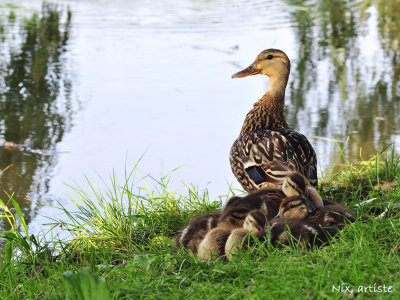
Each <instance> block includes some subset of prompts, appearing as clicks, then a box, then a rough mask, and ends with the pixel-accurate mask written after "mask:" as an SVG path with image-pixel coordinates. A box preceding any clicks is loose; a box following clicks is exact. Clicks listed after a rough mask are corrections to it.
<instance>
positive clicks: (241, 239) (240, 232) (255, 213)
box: [225, 209, 267, 260]
mask: <svg viewBox="0 0 400 300" xmlns="http://www.w3.org/2000/svg"><path fill="white" fill-rule="evenodd" d="M266 226H267V218H266V215H265V212H264V211H263V210H260V209H255V210H252V211H250V212H249V214H248V215H247V216H246V219H245V220H244V223H243V228H237V229H234V230H232V232H231V234H230V235H229V237H228V239H227V241H226V243H225V254H226V257H227V258H228V260H231V259H232V255H233V254H235V253H237V252H239V250H240V249H247V246H248V245H249V244H250V243H251V242H252V241H253V239H252V237H251V235H249V233H252V234H254V236H256V237H258V236H259V235H260V234H261V233H262V232H264V231H265V229H266ZM246 237H247V238H246Z"/></svg>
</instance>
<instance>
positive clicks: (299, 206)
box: [275, 196, 355, 228]
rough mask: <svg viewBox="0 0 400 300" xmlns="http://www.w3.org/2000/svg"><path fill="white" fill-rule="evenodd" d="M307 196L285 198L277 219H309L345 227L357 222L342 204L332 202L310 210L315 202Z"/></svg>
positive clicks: (314, 221)
mask: <svg viewBox="0 0 400 300" xmlns="http://www.w3.org/2000/svg"><path fill="white" fill-rule="evenodd" d="M307 202H308V200H307V199H306V198H305V197H300V196H294V197H287V198H285V199H284V200H283V201H282V203H281V205H280V207H279V213H278V214H277V215H276V217H275V219H279V218H281V217H282V218H284V219H298V220H307V221H309V222H313V223H316V224H320V225H321V226H333V227H336V228H343V227H344V225H345V224H346V223H353V222H355V218H354V216H353V215H352V214H351V213H350V212H349V211H348V210H347V209H346V208H345V207H344V206H342V205H340V204H336V203H332V204H328V205H325V206H322V207H318V209H316V210H315V212H310V209H309V206H310V204H313V203H312V202H311V201H309V203H307Z"/></svg>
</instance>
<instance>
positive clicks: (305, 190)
mask: <svg viewBox="0 0 400 300" xmlns="http://www.w3.org/2000/svg"><path fill="white" fill-rule="evenodd" d="M282 191H283V193H284V194H285V195H286V196H287V197H292V196H302V197H304V198H305V201H306V204H307V206H308V209H309V212H314V211H315V209H316V208H320V207H322V206H324V203H323V201H322V198H321V196H320V195H319V193H318V191H317V190H316V189H315V188H313V187H312V186H311V184H310V182H309V181H308V180H307V178H306V177H304V176H303V175H300V174H299V173H296V172H292V173H291V174H289V175H288V176H287V177H286V178H285V180H284V181H283V184H282Z"/></svg>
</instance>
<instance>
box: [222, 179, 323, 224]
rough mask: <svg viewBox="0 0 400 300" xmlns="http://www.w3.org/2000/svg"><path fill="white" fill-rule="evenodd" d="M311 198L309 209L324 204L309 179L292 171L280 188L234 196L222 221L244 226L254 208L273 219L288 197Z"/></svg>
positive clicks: (226, 206) (311, 209)
mask: <svg viewBox="0 0 400 300" xmlns="http://www.w3.org/2000/svg"><path fill="white" fill-rule="evenodd" d="M300 195H302V196H303V197H305V199H310V201H309V202H311V203H313V205H310V208H309V211H310V212H312V211H313V210H314V209H315V208H317V207H322V206H323V201H322V199H321V197H320V196H319V194H318V192H317V191H316V190H315V189H314V188H313V187H311V185H310V183H309V182H308V180H307V179H306V178H305V177H304V176H302V175H300V174H299V173H296V172H291V173H290V174H289V175H287V176H286V177H285V179H284V181H283V184H282V186H281V188H280V189H277V188H264V189H260V190H258V191H256V192H253V193H250V194H249V195H247V196H244V197H232V198H231V199H229V200H228V202H227V204H226V205H225V208H224V209H223V211H222V214H221V218H220V223H223V222H224V221H225V220H227V221H228V222H230V223H232V224H235V227H236V228H238V227H242V225H243V220H244V218H245V217H246V213H248V212H249V211H251V210H253V209H261V210H262V211H264V213H265V215H266V217H267V220H272V219H273V218H274V217H275V216H276V214H277V213H278V211H279V206H280V204H281V202H282V200H283V199H285V198H286V197H292V196H300Z"/></svg>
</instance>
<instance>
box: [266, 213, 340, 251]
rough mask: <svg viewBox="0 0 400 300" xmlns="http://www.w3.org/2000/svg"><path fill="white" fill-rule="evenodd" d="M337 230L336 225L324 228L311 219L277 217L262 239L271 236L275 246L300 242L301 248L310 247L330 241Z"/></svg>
mask: <svg viewBox="0 0 400 300" xmlns="http://www.w3.org/2000/svg"><path fill="white" fill-rule="evenodd" d="M337 230H338V229H337V228H334V227H328V228H323V227H322V226H321V225H320V224H318V223H315V222H312V221H309V220H299V219H277V220H274V221H273V222H271V223H270V224H269V226H268V228H267V230H266V231H264V232H263V234H264V236H263V234H261V235H260V239H261V240H265V239H268V238H269V240H270V243H271V245H273V246H275V247H279V246H281V245H290V246H294V245H295V244H298V245H299V246H300V247H301V248H310V247H312V246H321V245H323V244H326V243H328V242H329V241H330V240H331V238H332V237H333V236H335V234H336V233H337Z"/></svg>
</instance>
